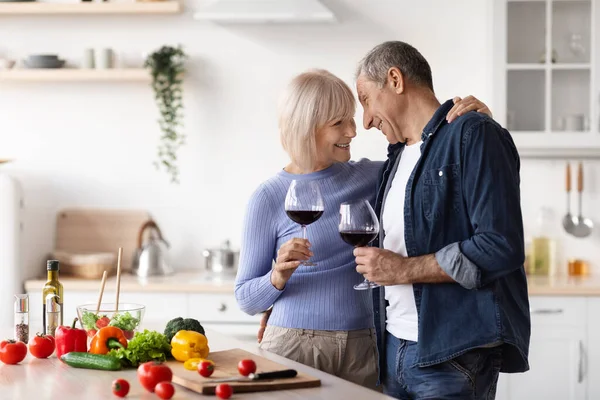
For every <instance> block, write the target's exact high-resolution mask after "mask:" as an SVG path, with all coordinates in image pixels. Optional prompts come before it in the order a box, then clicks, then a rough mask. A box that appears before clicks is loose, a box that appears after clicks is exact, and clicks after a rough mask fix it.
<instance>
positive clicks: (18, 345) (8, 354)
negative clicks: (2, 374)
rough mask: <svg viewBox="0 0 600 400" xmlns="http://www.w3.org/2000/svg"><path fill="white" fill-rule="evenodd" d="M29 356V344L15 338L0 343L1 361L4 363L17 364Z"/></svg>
mask: <svg viewBox="0 0 600 400" xmlns="http://www.w3.org/2000/svg"><path fill="white" fill-rule="evenodd" d="M26 356H27V345H26V344H25V343H23V342H15V341H14V340H4V341H2V343H0V361H2V362H3V363H4V364H17V363H20V362H21V361H23V360H24V359H25V357H26Z"/></svg>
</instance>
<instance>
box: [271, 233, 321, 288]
mask: <svg viewBox="0 0 600 400" xmlns="http://www.w3.org/2000/svg"><path fill="white" fill-rule="evenodd" d="M311 256H312V252H311V251H310V243H309V242H308V240H306V239H299V238H294V239H290V240H288V241H287V242H285V243H284V244H283V245H282V246H281V247H280V248H279V250H278V251H277V260H276V261H275V266H274V267H273V271H272V272H271V283H272V284H273V286H275V287H276V288H277V289H278V290H283V288H284V287H285V284H286V283H287V281H288V280H289V279H290V277H291V276H292V274H293V273H294V271H295V270H296V268H298V266H299V265H300V263H301V262H302V261H304V260H308V259H309V258H310V257H311Z"/></svg>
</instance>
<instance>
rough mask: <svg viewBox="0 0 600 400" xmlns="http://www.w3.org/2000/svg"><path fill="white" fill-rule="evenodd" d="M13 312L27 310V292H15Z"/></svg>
mask: <svg viewBox="0 0 600 400" xmlns="http://www.w3.org/2000/svg"><path fill="white" fill-rule="evenodd" d="M15 312H29V295H28V294H15Z"/></svg>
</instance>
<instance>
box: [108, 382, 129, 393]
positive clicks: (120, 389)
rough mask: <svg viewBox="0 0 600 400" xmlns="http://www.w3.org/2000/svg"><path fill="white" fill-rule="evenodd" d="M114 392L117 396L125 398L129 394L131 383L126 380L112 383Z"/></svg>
mask: <svg viewBox="0 0 600 400" xmlns="http://www.w3.org/2000/svg"><path fill="white" fill-rule="evenodd" d="M112 392H113V394H114V395H115V396H118V397H125V396H127V393H129V382H127V381H126V380H125V379H117V380H115V381H113V383H112Z"/></svg>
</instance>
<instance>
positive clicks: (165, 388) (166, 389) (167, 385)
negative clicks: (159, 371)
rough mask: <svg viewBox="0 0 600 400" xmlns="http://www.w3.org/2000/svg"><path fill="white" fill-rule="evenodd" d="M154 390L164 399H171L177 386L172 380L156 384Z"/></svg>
mask: <svg viewBox="0 0 600 400" xmlns="http://www.w3.org/2000/svg"><path fill="white" fill-rule="evenodd" d="M154 392H155V393H156V395H157V396H158V397H160V398H161V399H163V400H169V399H170V398H171V397H173V395H174V394H175V388H174V387H173V385H172V384H171V382H160V383H159V384H158V385H156V388H155V389H154Z"/></svg>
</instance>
